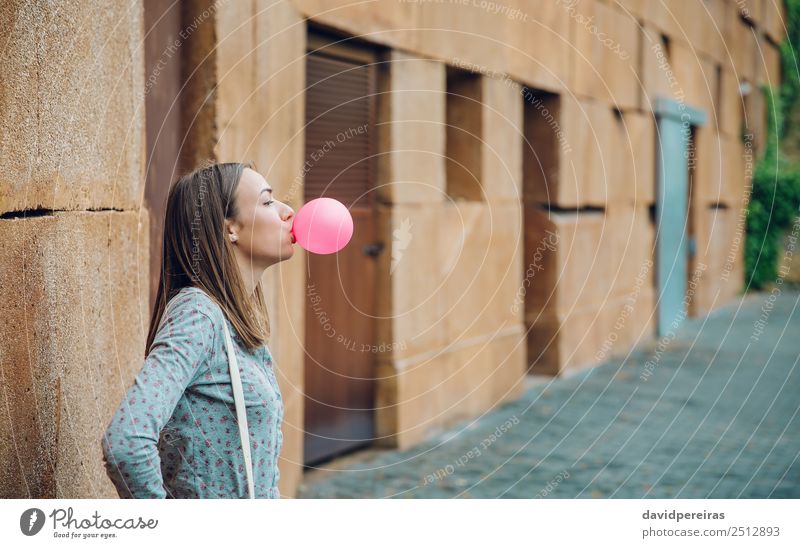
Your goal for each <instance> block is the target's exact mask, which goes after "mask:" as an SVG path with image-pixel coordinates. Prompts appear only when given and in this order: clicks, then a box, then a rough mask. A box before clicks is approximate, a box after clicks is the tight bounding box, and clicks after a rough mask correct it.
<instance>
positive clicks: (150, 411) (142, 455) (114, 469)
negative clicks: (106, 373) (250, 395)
mask: <svg viewBox="0 0 800 548" xmlns="http://www.w3.org/2000/svg"><path fill="white" fill-rule="evenodd" d="M175 299H176V302H173V303H171V305H172V306H171V307H169V309H168V311H169V312H168V315H167V316H165V317H164V321H163V322H162V324H161V327H160V329H159V330H158V332H157V334H156V337H155V339H154V341H153V346H152V349H151V351H150V353H149V354H148V356H147V358H146V360H145V362H144V365H143V367H142V369H141V370H140V371H139V373H138V374H137V376H136V379H135V382H134V384H133V385H132V386H131V387H130V388H129V389H128V391H127V394H126V396H125V398H124V400H123V401H122V403H121V404H120V406H119V408H118V409H117V411H116V413H115V414H114V416H113V418H112V419H111V422H110V423H109V425H108V428H107V429H106V432H105V434H104V436H103V440H102V443H101V445H102V449H103V456H104V458H105V467H106V471H107V473H108V475H109V477H110V478H111V481H112V482H113V483H114V486H115V487H116V489H117V492H118V493H119V496H120V498H165V497H166V491H165V489H164V485H163V478H162V474H161V461H160V456H159V453H158V440H159V436H160V433H161V430H162V428H163V427H164V425H165V424H166V423H167V422H168V421H169V419H170V417H171V416H172V413H173V411H174V409H175V407H176V405H177V404H178V401H179V400H180V398H181V396H182V395H183V392H184V390H185V389H186V387H187V386H189V385H190V384H191V383H192V381H193V380H194V378H195V376H196V375H197V373H198V370H199V368H200V366H201V365H202V364H203V363H204V361H205V360H207V359H208V354H209V351H210V350H211V349H212V348H213V344H214V338H215V335H214V325H213V322H212V320H211V318H210V317H209V316H208V315H207V314H206V313H204V311H202V310H201V309H200V305H198V303H197V302H196V301H193V300H192V299H191V297H188V298H187V296H184V295H179V296H177V297H175Z"/></svg>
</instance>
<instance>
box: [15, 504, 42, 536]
mask: <svg viewBox="0 0 800 548" xmlns="http://www.w3.org/2000/svg"><path fill="white" fill-rule="evenodd" d="M42 527H44V512H42V511H41V510H39V509H38V508H29V509H28V510H25V511H24V512H22V515H21V516H20V517H19V528H20V530H21V531H22V534H23V535H26V536H29V537H32V536H33V535H35V534H36V533H38V532H39V531H41V530H42Z"/></svg>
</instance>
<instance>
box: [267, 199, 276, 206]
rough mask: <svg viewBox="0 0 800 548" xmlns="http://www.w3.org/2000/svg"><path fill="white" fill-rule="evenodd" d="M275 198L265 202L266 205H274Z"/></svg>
mask: <svg viewBox="0 0 800 548" xmlns="http://www.w3.org/2000/svg"><path fill="white" fill-rule="evenodd" d="M273 202H275V200H270V201H269V202H265V203H264V205H272V204H273Z"/></svg>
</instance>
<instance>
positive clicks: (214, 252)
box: [145, 161, 270, 357]
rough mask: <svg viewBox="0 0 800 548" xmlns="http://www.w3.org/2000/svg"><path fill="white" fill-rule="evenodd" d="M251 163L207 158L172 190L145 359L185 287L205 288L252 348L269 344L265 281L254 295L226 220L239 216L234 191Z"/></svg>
mask: <svg viewBox="0 0 800 548" xmlns="http://www.w3.org/2000/svg"><path fill="white" fill-rule="evenodd" d="M244 168H251V169H252V166H251V164H249V163H238V162H235V163H223V164H218V163H212V162H209V161H206V162H204V163H203V164H202V165H201V166H200V167H197V168H196V169H195V170H193V171H192V172H190V173H187V174H186V175H184V176H182V177H181V178H179V179H178V180H177V181H176V182H175V183H174V184H173V185H172V187H171V188H170V189H169V195H168V197H167V211H166V214H165V217H164V246H163V250H162V253H161V277H160V280H159V284H158V291H157V293H156V302H155V306H154V307H153V314H152V317H151V318H150V329H149V333H148V335H147V346H146V347H145V357H146V356H147V354H149V353H150V347H151V346H152V344H153V340H154V339H155V336H156V332H157V331H158V326H159V323H160V322H161V318H162V316H163V315H164V309H165V308H166V306H167V303H168V302H169V300H170V299H171V298H172V297H174V296H175V295H176V294H177V293H178V291H180V290H181V289H183V288H184V287H190V286H194V287H197V288H200V289H202V290H203V291H204V292H205V293H206V295H208V296H209V297H210V298H211V299H212V300H213V301H215V302H216V303H217V304H218V305H219V307H220V308H221V309H222V312H223V313H224V314H225V317H227V318H228V321H230V322H231V324H232V325H233V327H234V328H235V329H236V332H237V333H238V334H239V336H240V337H241V338H242V340H243V341H244V343H245V345H246V346H247V347H248V348H255V347H257V346H261V345H263V344H265V343H266V341H267V339H268V338H269V333H270V328H269V316H268V315H267V307H266V305H265V302H264V293H263V290H262V288H261V281H259V282H258V284H256V287H255V291H254V294H253V295H252V297H251V296H250V295H248V294H247V291H246V289H245V287H244V282H243V281H242V277H241V274H240V272H239V267H238V265H237V263H236V257H235V255H234V252H233V244H231V242H230V241H229V240H228V238H226V237H225V219H233V218H235V217H236V216H237V214H238V211H237V209H236V203H235V202H234V195H235V193H236V189H237V187H238V186H239V181H240V180H241V177H242V173H243V172H244Z"/></svg>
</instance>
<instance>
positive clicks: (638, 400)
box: [297, 291, 800, 498]
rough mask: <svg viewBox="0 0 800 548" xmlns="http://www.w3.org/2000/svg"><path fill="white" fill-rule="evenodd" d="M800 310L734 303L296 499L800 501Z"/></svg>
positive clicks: (333, 477)
mask: <svg viewBox="0 0 800 548" xmlns="http://www.w3.org/2000/svg"><path fill="white" fill-rule="evenodd" d="M798 305H800V293H797V292H786V291H784V292H783V293H782V294H771V293H757V294H751V295H748V296H746V297H744V298H740V299H737V300H735V301H734V302H731V303H728V304H726V305H725V306H723V307H722V308H720V309H718V310H717V311H715V312H713V313H712V314H711V315H709V316H707V317H704V318H696V319H690V320H687V321H685V322H684V323H683V324H682V325H681V327H680V328H679V329H678V330H676V331H675V332H674V333H668V334H667V335H666V336H665V337H662V338H661V339H657V340H656V339H654V340H651V341H647V342H644V343H642V344H640V345H639V346H638V347H637V348H636V349H634V350H633V351H632V352H631V353H630V355H629V356H627V357H625V356H622V357H620V358H617V359H614V360H612V361H610V362H608V363H606V364H604V365H602V366H599V367H595V368H593V369H585V370H582V371H578V372H577V373H575V374H573V375H572V376H569V377H567V378H561V379H555V380H553V379H550V378H547V379H546V380H544V381H541V382H538V383H536V384H532V385H531V386H529V387H528V388H527V390H526V391H525V393H524V396H523V397H522V398H520V399H518V400H516V401H514V402H511V403H508V404H505V405H503V406H499V407H497V408H495V409H494V410H492V411H491V412H489V413H487V414H485V415H483V416H481V417H478V418H477V419H474V420H469V421H465V422H463V423H461V424H458V425H456V426H455V427H454V428H452V429H451V430H449V431H447V432H446V433H444V434H442V435H439V436H437V437H435V438H434V439H430V440H428V441H426V442H424V443H423V444H421V445H418V446H416V447H414V448H412V449H409V450H406V451H392V450H382V451H380V450H369V451H363V452H360V453H356V454H354V455H351V456H350V457H344V458H342V459H339V460H338V461H332V462H331V463H328V464H325V465H320V467H319V468H320V469H318V470H313V471H309V472H307V473H306V475H305V481H304V483H303V484H302V485H301V487H300V489H299V491H298V495H297V496H298V497H300V498H328V497H336V498H354V497H355V498H381V497H412V498H453V497H471V498H494V497H509V498H540V497H541V498H544V497H557V498H575V497H581V498H584V497H589V498H591V497H603V498H650V497H652V498H674V497H679V498H704V497H710V498H738V497H741V498H749V497H756V498H762V497H764V498H766V497H775V498H781V497H784V498H785V497H791V498H797V497H800V414H799V413H798V411H799V410H800V367H798V358H800V306H798ZM760 321H764V323H763V325H762V324H761V323H759V322H760ZM673 335H674V336H673ZM659 345H660V346H659ZM648 372H649V373H650V375H649V376H647V373H648ZM326 468H327V469H328V470H327V471H326V470H324V469H326Z"/></svg>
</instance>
